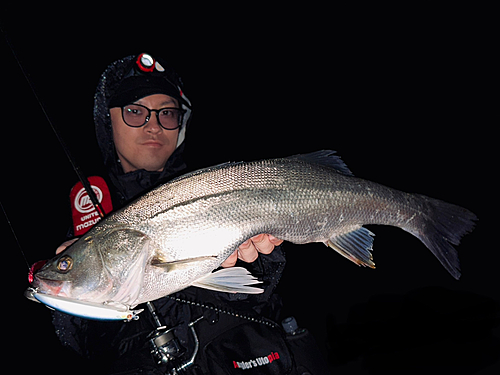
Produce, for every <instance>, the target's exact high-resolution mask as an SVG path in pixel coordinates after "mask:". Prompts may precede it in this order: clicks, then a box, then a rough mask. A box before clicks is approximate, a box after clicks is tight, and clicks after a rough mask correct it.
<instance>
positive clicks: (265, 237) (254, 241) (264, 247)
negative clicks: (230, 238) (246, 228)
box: [222, 233, 283, 268]
mask: <svg viewBox="0 0 500 375" xmlns="http://www.w3.org/2000/svg"><path fill="white" fill-rule="evenodd" d="M282 243H283V240H280V239H278V238H276V237H274V236H272V235H270V234H264V233H261V234H258V235H256V236H253V237H252V238H250V239H248V240H246V241H245V242H243V243H242V244H241V245H240V247H238V249H237V250H236V251H235V252H234V253H232V254H231V255H230V256H229V258H227V259H226V260H225V261H224V262H223V263H222V267H224V268H227V267H233V266H234V265H235V264H236V261H237V260H238V259H241V260H242V261H244V262H247V263H252V262H255V261H256V260H257V257H258V256H259V253H262V254H271V252H272V251H273V250H274V248H275V247H276V246H279V245H281V244H282Z"/></svg>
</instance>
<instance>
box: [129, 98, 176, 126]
mask: <svg viewBox="0 0 500 375" xmlns="http://www.w3.org/2000/svg"><path fill="white" fill-rule="evenodd" d="M151 112H155V113H156V118H157V119H158V123H159V124H160V126H161V127H162V128H163V129H165V130H175V129H177V128H179V127H180V126H181V125H182V116H184V113H185V112H186V110H184V109H180V108H168V107H167V108H160V109H149V108H148V107H145V106H143V105H140V104H129V105H126V106H124V107H122V117H123V121H124V122H125V124H127V125H128V126H131V127H133V128H140V127H141V126H144V125H146V123H147V122H148V121H149V119H150V118H151Z"/></svg>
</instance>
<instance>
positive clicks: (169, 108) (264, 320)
mask: <svg viewBox="0 0 500 375" xmlns="http://www.w3.org/2000/svg"><path fill="white" fill-rule="evenodd" d="M190 117H191V103H190V102H189V100H188V99H187V97H186V95H185V94H184V93H183V91H182V83H181V81H180V79H179V77H178V76H177V75H176V74H175V72H174V71H173V70H172V69H170V68H169V67H168V66H167V65H166V63H165V62H164V61H163V60H160V59H154V58H153V57H152V56H150V55H147V54H140V55H139V56H129V57H126V58H124V59H121V60H118V61H116V62H115V63H113V64H112V65H110V66H109V67H108V68H107V69H106V71H105V72H104V73H103V74H102V76H101V80H100V82H99V85H98V88H97V92H96V95H95V105H94V121H95V125H96V134H97V139H98V143H99V147H100V149H101V151H102V155H103V159H104V164H105V166H106V167H107V170H108V175H109V180H110V182H111V186H110V187H111V190H112V195H113V198H114V199H113V200H114V206H115V208H118V207H121V206H123V205H125V204H127V203H128V202H130V201H131V200H132V199H134V198H136V197H137V196H140V195H142V194H144V193H145V192H146V191H148V190H150V189H152V188H153V187H155V186H157V185H158V184H160V183H164V182H166V181H168V180H170V179H172V178H173V177H175V176H178V175H180V174H181V173H182V172H184V171H185V169H186V165H185V163H184V161H183V159H182V154H183V150H184V140H185V137H186V128H187V125H188V123H189V120H190ZM70 243H71V241H68V242H66V243H64V244H63V245H61V246H60V247H59V248H58V250H57V252H60V251H62V250H63V249H64V248H65V247H66V246H68V245H69V244H70ZM281 243H282V241H281V240H279V239H277V238H275V237H273V236H270V235H268V234H260V235H258V236H255V237H253V238H251V239H248V240H247V241H245V242H244V243H243V244H241V245H240V247H239V248H238V249H237V250H236V251H235V252H234V253H233V254H232V255H231V256H230V257H229V258H228V259H227V260H226V261H225V262H224V263H223V264H222V266H223V267H231V266H234V265H235V264H236V262H238V261H239V262H241V263H242V264H243V266H246V267H247V268H248V269H249V270H250V271H251V272H252V274H254V275H256V276H258V277H259V278H260V279H261V280H263V282H264V288H265V292H264V293H262V294H259V295H246V294H241V293H240V294H228V293H219V292H212V291H208V290H204V289H199V288H195V287H191V288H187V289H185V290H183V291H181V292H179V293H176V294H175V295H172V296H167V297H164V298H161V299H159V300H156V301H154V306H155V308H156V310H157V312H158V315H159V318H160V321H161V324H164V325H166V326H167V327H169V328H173V332H174V336H175V337H176V343H177V344H176V345H177V346H178V348H179V350H178V353H176V354H175V355H174V356H173V358H172V359H171V360H170V361H169V363H167V364H166V365H165V364H162V365H161V366H159V365H158V364H157V363H156V362H157V361H156V360H155V359H154V358H153V357H152V356H151V353H150V352H151V346H150V345H151V344H150V342H149V340H148V335H149V334H150V333H151V332H152V331H154V329H155V328H156V325H155V321H154V319H153V318H152V316H151V315H148V314H145V313H144V314H141V318H140V319H139V320H138V321H134V322H131V323H121V322H119V323H116V322H95V321H88V320H85V319H81V318H78V317H73V316H68V315H66V314H63V313H60V312H54V319H53V322H54V325H55V327H56V333H57V334H58V336H59V338H60V339H61V341H62V343H63V344H64V345H66V346H69V347H71V348H73V349H74V350H76V351H77V352H79V353H80V354H81V355H83V356H84V357H87V358H89V359H90V361H91V363H92V364H93V365H95V366H96V369H97V370H98V371H103V372H105V373H112V372H120V373H137V372H142V373H164V372H165V371H173V369H174V368H176V367H177V368H178V367H180V366H184V367H186V371H187V372H186V373H187V374H212V373H213V374H218V373H232V372H229V371H240V372H241V370H242V369H246V368H249V367H248V366H253V365H254V364H256V366H260V367H259V371H260V372H259V373H261V374H265V373H269V374H280V373H289V371H292V369H294V371H295V369H296V367H297V366H296V364H294V361H293V355H292V354H291V353H290V350H289V344H287V343H286V342H285V341H284V338H283V331H282V330H281V328H280V327H278V325H277V324H276V323H274V321H275V320H277V319H278V314H279V311H278V310H279V307H280V305H281V304H280V300H279V298H278V297H277V296H276V295H274V294H273V292H274V289H275V288H276V286H277V284H278V281H279V278H280V275H281V273H282V271H283V268H284V265H285V259H284V255H283V253H282V250H281V248H280V247H279V245H280V244H281ZM273 250H274V251H273ZM259 253H261V254H262V255H261V256H259ZM295 344H296V343H295ZM124 371H126V372H124ZM294 373H298V372H294ZM318 373H319V372H318ZM321 373H323V372H321Z"/></svg>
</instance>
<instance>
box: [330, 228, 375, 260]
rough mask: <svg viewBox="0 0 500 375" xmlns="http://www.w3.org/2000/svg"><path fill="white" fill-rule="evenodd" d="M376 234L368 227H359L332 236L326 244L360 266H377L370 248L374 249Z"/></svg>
mask: <svg viewBox="0 0 500 375" xmlns="http://www.w3.org/2000/svg"><path fill="white" fill-rule="evenodd" d="M372 236H375V234H373V233H372V232H370V231H369V230H368V229H366V228H363V227H361V228H357V229H355V230H353V231H351V232H348V233H343V234H339V235H335V236H332V237H331V238H330V239H328V240H327V241H326V242H325V245H327V246H329V247H331V248H332V249H334V250H335V251H337V252H338V253H339V254H340V255H342V256H344V257H346V258H347V259H349V260H350V261H352V262H354V263H356V264H357V265H358V266H368V267H370V268H375V263H373V257H372V253H371V252H370V250H372V249H373V247H372V246H373V237H372Z"/></svg>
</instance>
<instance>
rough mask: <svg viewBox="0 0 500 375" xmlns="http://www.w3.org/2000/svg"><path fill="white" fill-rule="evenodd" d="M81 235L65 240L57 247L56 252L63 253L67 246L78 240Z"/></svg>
mask: <svg viewBox="0 0 500 375" xmlns="http://www.w3.org/2000/svg"><path fill="white" fill-rule="evenodd" d="M78 238H79V237H76V238H72V239H71V240H67V241H64V242H63V243H62V244H60V245H59V247H58V248H57V249H56V254H59V253H62V252H63V251H64V250H66V248H67V247H68V246H70V245H72V244H73V243H75V242H76V241H78Z"/></svg>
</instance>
